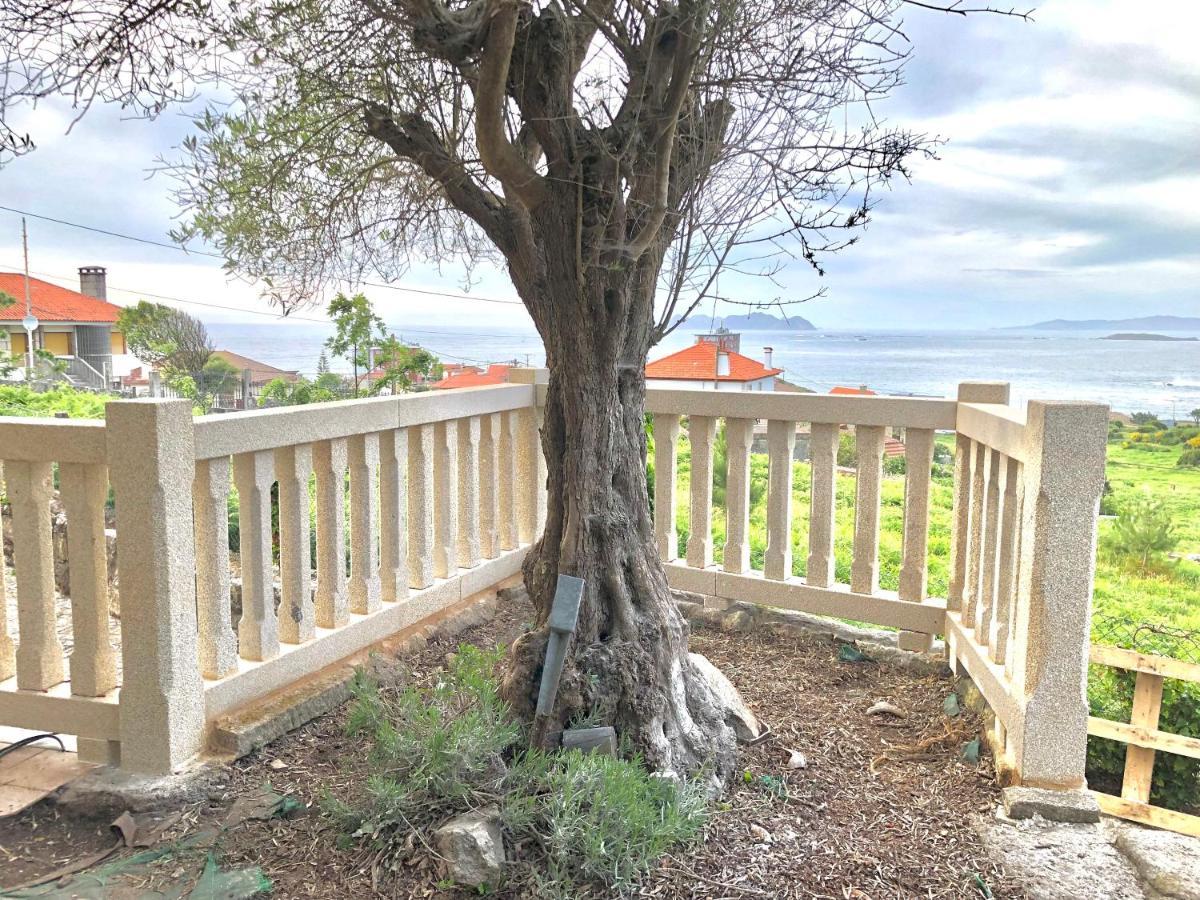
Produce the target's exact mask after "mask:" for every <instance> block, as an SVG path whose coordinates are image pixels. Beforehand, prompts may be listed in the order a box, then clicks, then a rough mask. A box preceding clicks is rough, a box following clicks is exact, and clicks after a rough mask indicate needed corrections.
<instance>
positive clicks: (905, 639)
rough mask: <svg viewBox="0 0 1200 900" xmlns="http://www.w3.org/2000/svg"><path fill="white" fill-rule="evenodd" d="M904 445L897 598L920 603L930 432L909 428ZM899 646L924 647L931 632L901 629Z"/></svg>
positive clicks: (926, 533)
mask: <svg viewBox="0 0 1200 900" xmlns="http://www.w3.org/2000/svg"><path fill="white" fill-rule="evenodd" d="M905 437H906V438H907V444H906V445H905V448H904V472H905V475H904V555H903V557H902V558H901V563H900V584H899V596H900V599H901V600H909V601H911V602H913V603H921V602H922V601H923V600H924V599H925V593H926V590H927V589H928V580H929V576H928V557H929V553H928V550H929V486H930V469H931V467H932V465H933V444H934V434H933V431H932V429H928V428H909V429H908V430H907V434H906V435H905ZM899 646H900V649H901V650H916V651H920V652H925V651H928V650H929V649H930V648H931V647H932V646H933V635H929V634H918V633H917V632H915V631H902V632H900V636H899Z"/></svg>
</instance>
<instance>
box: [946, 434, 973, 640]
mask: <svg viewBox="0 0 1200 900" xmlns="http://www.w3.org/2000/svg"><path fill="white" fill-rule="evenodd" d="M974 458H975V446H974V441H972V440H971V439H970V438H969V437H966V436H965V435H962V434H959V435H955V438H954V507H953V509H952V511H951V520H950V584H949V586H948V587H947V590H946V609H948V610H951V611H954V610H961V609H962V608H963V601H964V598H965V595H966V592H967V557H968V555H969V550H970V535H971V469H972V466H971V461H972V460H973V459H974ZM964 618H965V617H964Z"/></svg>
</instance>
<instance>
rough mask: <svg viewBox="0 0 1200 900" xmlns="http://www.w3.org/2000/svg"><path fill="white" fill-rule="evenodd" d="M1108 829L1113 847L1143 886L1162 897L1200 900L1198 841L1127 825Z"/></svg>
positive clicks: (1167, 832) (1154, 829)
mask: <svg viewBox="0 0 1200 900" xmlns="http://www.w3.org/2000/svg"><path fill="white" fill-rule="evenodd" d="M1112 828H1113V831H1114V835H1113V839H1114V842H1115V843H1116V845H1117V847H1118V848H1119V849H1120V850H1121V852H1122V853H1124V854H1125V856H1127V857H1128V858H1129V861H1130V862H1132V863H1133V866H1134V868H1135V869H1137V871H1138V874H1139V875H1140V876H1141V878H1142V880H1143V881H1144V882H1145V883H1146V884H1147V885H1149V886H1150V887H1151V888H1153V889H1154V890H1155V891H1157V892H1158V893H1160V894H1162V895H1163V896H1164V897H1174V898H1178V900H1200V838H1194V837H1188V836H1187V835H1182V834H1175V833H1174V832H1172V831H1160V830H1158V829H1156V828H1143V827H1142V826H1140V825H1134V824H1133V823H1131V822H1117V823H1113V826H1112Z"/></svg>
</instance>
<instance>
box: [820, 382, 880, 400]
mask: <svg viewBox="0 0 1200 900" xmlns="http://www.w3.org/2000/svg"><path fill="white" fill-rule="evenodd" d="M829 393H831V394H840V395H843V396H847V397H874V396H876V393H875V391H873V390H871V389H870V388H869V387H867V386H866V385H865V384H864V385H860V386H859V387H856V388H854V387H843V386H842V385H840V384H839V385H838V386H837V387H835V388H834V389H833V390H831V391H830V392H829Z"/></svg>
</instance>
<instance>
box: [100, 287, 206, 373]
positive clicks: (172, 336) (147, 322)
mask: <svg viewBox="0 0 1200 900" xmlns="http://www.w3.org/2000/svg"><path fill="white" fill-rule="evenodd" d="M116 328H117V330H118V331H120V332H121V333H122V334H124V335H125V344H126V346H127V347H128V348H129V352H130V353H132V354H133V355H134V356H136V357H137V358H138V359H140V360H141V361H142V362H144V363H148V364H149V365H151V366H154V367H156V368H161V369H164V370H170V369H173V370H175V371H176V372H179V373H182V374H184V375H189V376H191V377H192V378H193V379H195V378H196V377H197V376H198V375H199V373H200V372H201V371H203V369H204V366H205V364H206V363H207V362H208V361H209V357H210V356H211V355H212V352H213V346H212V342H211V341H210V340H209V339H208V331H207V329H205V327H204V324H203V323H202V322H201V321H200V320H199V319H197V318H196V317H194V316H190V315H188V314H187V313H186V312H184V311H183V310H181V309H175V308H174V307H172V306H164V305H163V304H161V303H151V302H150V301H148V300H141V301H139V302H138V303H137V304H135V305H134V306H127V307H125V308H124V309H122V310H121V313H120V315H119V316H117V325H116Z"/></svg>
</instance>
